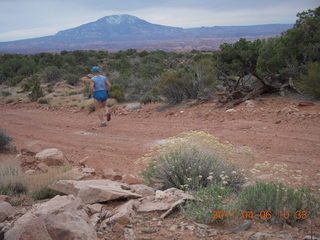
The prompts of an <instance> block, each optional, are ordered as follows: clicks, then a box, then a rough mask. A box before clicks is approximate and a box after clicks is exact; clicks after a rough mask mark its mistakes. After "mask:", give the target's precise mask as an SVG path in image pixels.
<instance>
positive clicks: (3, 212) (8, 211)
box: [0, 202, 16, 223]
mask: <svg viewBox="0 0 320 240" xmlns="http://www.w3.org/2000/svg"><path fill="white" fill-rule="evenodd" d="M15 213H16V210H15V209H14V207H12V206H11V204H10V203H8V202H0V223H1V222H3V221H4V220H6V219H8V218H10V217H12V216H13V215H14V214H15Z"/></svg>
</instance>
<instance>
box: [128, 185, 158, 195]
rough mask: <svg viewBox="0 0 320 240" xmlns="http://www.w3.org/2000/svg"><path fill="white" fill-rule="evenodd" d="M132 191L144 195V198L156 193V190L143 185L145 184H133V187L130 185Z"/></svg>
mask: <svg viewBox="0 0 320 240" xmlns="http://www.w3.org/2000/svg"><path fill="white" fill-rule="evenodd" d="M130 189H131V190H132V191H133V192H135V193H137V194H139V195H142V196H144V197H146V196H151V195H153V194H154V193H155V190H154V189H153V188H152V187H148V186H146V185H143V184H133V185H130Z"/></svg>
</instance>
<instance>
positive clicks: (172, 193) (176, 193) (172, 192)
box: [156, 188, 194, 201]
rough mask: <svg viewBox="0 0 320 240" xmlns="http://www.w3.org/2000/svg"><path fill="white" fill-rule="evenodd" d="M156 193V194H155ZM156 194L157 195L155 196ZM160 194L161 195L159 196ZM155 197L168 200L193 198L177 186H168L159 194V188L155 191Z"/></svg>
mask: <svg viewBox="0 0 320 240" xmlns="http://www.w3.org/2000/svg"><path fill="white" fill-rule="evenodd" d="M157 193H158V194H157ZM157 195H158V197H157ZM159 195H161V197H159ZM156 199H157V200H159V199H167V200H169V201H176V200H179V199H183V200H194V197H193V196H192V195H190V194H188V193H185V192H184V191H182V190H180V189H177V188H169V189H166V190H165V191H163V194H160V190H158V191H156Z"/></svg>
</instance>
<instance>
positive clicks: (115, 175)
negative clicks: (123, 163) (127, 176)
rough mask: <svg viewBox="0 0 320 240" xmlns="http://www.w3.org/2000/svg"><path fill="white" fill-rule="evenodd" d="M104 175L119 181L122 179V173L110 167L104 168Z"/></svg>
mask: <svg viewBox="0 0 320 240" xmlns="http://www.w3.org/2000/svg"><path fill="white" fill-rule="evenodd" d="M103 177H104V178H106V179H110V180H113V181H119V180H121V179H122V174H121V173H120V172H119V171H118V170H115V169H112V168H108V169H104V170H103Z"/></svg>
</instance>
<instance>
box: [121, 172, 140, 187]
mask: <svg viewBox="0 0 320 240" xmlns="http://www.w3.org/2000/svg"><path fill="white" fill-rule="evenodd" d="M122 182H124V183H126V184H129V185H131V184H140V183H141V182H142V181H141V179H140V178H139V177H137V176H135V175H132V174H125V175H123V177H122Z"/></svg>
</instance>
